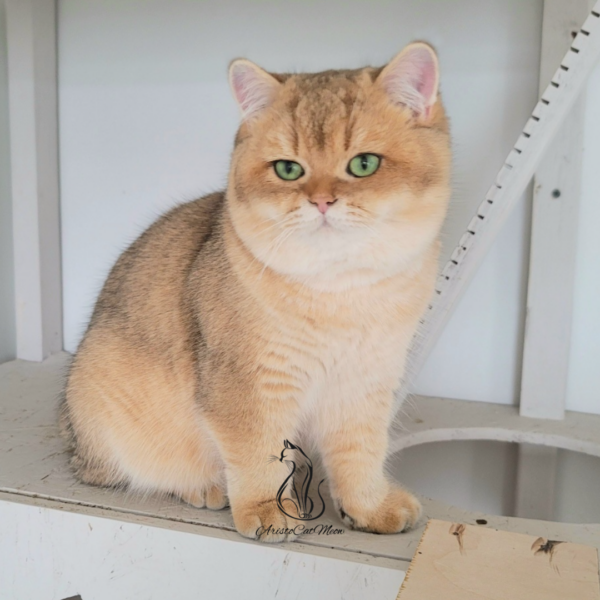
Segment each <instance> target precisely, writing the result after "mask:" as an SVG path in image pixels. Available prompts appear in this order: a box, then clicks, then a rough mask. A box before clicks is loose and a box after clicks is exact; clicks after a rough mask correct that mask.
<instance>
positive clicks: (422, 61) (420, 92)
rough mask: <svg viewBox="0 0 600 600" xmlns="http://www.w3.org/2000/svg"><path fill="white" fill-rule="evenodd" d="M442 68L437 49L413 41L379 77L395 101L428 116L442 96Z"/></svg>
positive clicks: (416, 114)
mask: <svg viewBox="0 0 600 600" xmlns="http://www.w3.org/2000/svg"><path fill="white" fill-rule="evenodd" d="M439 79H440V69H439V63H438V58H437V54H436V53H435V50H434V49H433V48H432V47H431V46H430V45H429V44H426V43H424V42H415V43H413V44H409V45H408V46H406V48H404V50H402V52H400V53H399V54H397V55H396V56H395V57H394V58H393V59H392V60H391V61H390V62H389V63H388V64H387V65H386V66H385V67H384V68H383V71H381V73H380V74H379V76H378V77H377V81H378V82H380V83H381V85H383V87H384V88H385V90H386V92H387V93H388V95H389V96H390V98H391V100H392V102H394V103H395V104H403V105H405V106H407V107H408V108H410V109H411V110H412V111H413V114H414V115H415V116H418V117H424V118H425V119H427V118H428V117H429V115H430V113H431V108H432V107H433V105H434V104H435V103H436V102H437V99H438V87H439Z"/></svg>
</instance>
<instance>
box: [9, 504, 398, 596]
mask: <svg viewBox="0 0 600 600" xmlns="http://www.w3.org/2000/svg"><path fill="white" fill-rule="evenodd" d="M0 565H1V566H0V597H1V598H6V599H9V598H11V599H18V600H38V599H39V598H46V599H48V600H62V599H64V598H68V597H72V596H75V595H76V594H79V595H80V596H81V597H82V598H83V599H84V600H106V599H107V598H110V599H114V600H136V599H139V600H147V599H149V598H154V599H156V600H162V599H165V600H166V599H171V598H172V599H177V600H198V599H204V598H206V599H210V600H220V599H223V600H233V599H238V598H239V599H243V600H275V599H276V598H279V599H285V598H298V599H300V600H331V599H332V598H345V599H347V600H381V598H394V597H395V596H396V594H397V593H398V590H399V589H400V585H401V583H402V581H403V579H404V571H403V570H398V569H390V568H384V567H380V566H372V565H366V564H360V563H355V562H349V561H345V560H340V559H337V558H331V557H323V556H318V555H312V554H306V553H303V552H301V551H300V546H299V547H298V549H293V550H289V549H286V548H282V547H279V546H277V545H266V544H262V545H261V544H253V545H250V544H238V543H235V542H233V541H229V540H225V539H219V538H216V537H208V536H204V535H198V534H197V533H190V532H184V531H178V530H174V529H167V528H161V527H155V526H152V525H149V524H141V523H125V522H121V521H116V520H113V519H107V518H101V517H98V516H95V515H89V514H77V513H73V512H68V511H61V510H52V509H49V508H46V507H41V506H32V505H27V504H20V503H15V502H10V501H6V500H4V499H3V500H1V501H0ZM406 565H408V563H406ZM232 574H234V576H232Z"/></svg>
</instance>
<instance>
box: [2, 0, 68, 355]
mask: <svg viewBox="0 0 600 600" xmlns="http://www.w3.org/2000/svg"><path fill="white" fill-rule="evenodd" d="M55 8H56V3H55V0H6V17H7V39H8V76H9V106H10V151H11V156H10V160H11V185H12V199H13V202H12V204H13V206H12V208H13V238H14V264H15V304H16V336H17V356H18V357H19V358H23V359H26V360H33V361H41V360H42V359H44V358H45V357H47V356H48V355H49V354H51V353H52V352H58V351H60V350H61V349H62V300H61V277H60V227H59V190H58V187H59V184H58V139H57V135H58V134H57V132H58V126H57V84H56V82H57V78H56V14H55Z"/></svg>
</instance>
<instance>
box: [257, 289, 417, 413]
mask: <svg viewBox="0 0 600 600" xmlns="http://www.w3.org/2000/svg"><path fill="white" fill-rule="evenodd" d="M413 287H414V285H413V284H412V282H411V284H406V282H403V281H401V280H394V279H390V280H389V281H386V282H382V283H379V284H377V285H373V286H365V287H364V288H359V289H355V290H347V291H346V292H344V293H338V294H325V293H323V294H318V293H314V292H311V291H306V290H304V291H303V290H300V291H299V290H295V292H296V293H295V294H290V296H286V294H285V293H284V294H281V295H280V296H278V297H277V298H276V300H275V301H272V302H273V303H272V304H270V305H267V307H266V312H265V314H266V315H268V316H267V321H268V324H267V323H265V329H264V330H263V335H265V337H266V340H265V341H266V342H267V343H266V344H265V353H264V357H263V360H264V361H266V363H268V362H269V360H270V357H277V358H275V361H274V362H278V361H280V360H281V359H282V358H284V359H285V362H282V363H279V366H278V368H280V369H289V372H291V373H293V374H294V376H295V378H296V381H297V384H298V392H299V396H300V399H301V400H302V401H305V402H309V403H310V402H311V400H315V401H321V400H322V399H323V398H324V397H327V398H329V400H330V401H334V399H335V401H336V402H338V403H343V404H348V403H350V404H351V403H352V401H353V398H354V397H358V396H361V397H362V396H364V394H367V393H369V391H370V390H372V389H375V388H378V387H381V386H383V387H385V388H387V389H393V388H395V387H396V386H397V385H398V383H399V380H400V377H401V376H402V366H403V364H404V359H405V356H406V350H407V348H408V346H409V344H410V342H411V339H412V336H413V334H414V330H415V327H416V324H417V321H418V315H419V313H420V310H421V306H420V304H421V303H420V302H419V301H418V296H417V300H415V296H414V289H413Z"/></svg>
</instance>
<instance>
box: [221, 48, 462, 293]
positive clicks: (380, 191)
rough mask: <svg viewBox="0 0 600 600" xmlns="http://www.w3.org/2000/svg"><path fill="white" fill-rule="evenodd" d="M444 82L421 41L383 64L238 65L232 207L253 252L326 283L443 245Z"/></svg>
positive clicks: (382, 273)
mask: <svg viewBox="0 0 600 600" xmlns="http://www.w3.org/2000/svg"><path fill="white" fill-rule="evenodd" d="M438 81H439V69H438V61H437V56H436V54H435V52H434V51H433V49H432V48H431V47H430V46H429V45H427V44H425V43H421V42H418V43H414V44H411V45H409V46H407V47H406V48H405V49H404V50H403V51H402V52H401V53H400V54H398V55H397V56H396V57H395V58H394V59H392V61H391V62H390V63H389V64H388V65H386V66H385V67H383V68H377V69H376V68H370V67H367V68H364V69H357V70H353V71H325V72H322V73H314V74H299V75H279V74H269V73H267V72H266V71H264V70H262V69H261V68H260V67H258V66H256V65H255V64H253V63H251V62H249V61H247V60H244V59H240V60H236V61H234V62H233V63H232V64H231V66H230V82H231V87H232V89H233V93H234V96H235V98H236V100H237V102H238V104H239V106H240V108H241V111H242V123H241V126H240V128H239V131H238V134H237V137H236V144H235V149H234V152H233V157H232V165H231V171H230V176H229V185H228V192H227V197H228V210H229V213H230V215H231V218H232V222H233V224H234V227H235V230H236V232H237V234H238V235H239V237H240V238H241V239H242V241H243V242H244V244H245V245H246V246H247V247H248V248H249V249H250V251H251V252H252V253H253V254H254V256H255V257H256V258H257V259H258V260H259V261H261V262H262V263H264V264H266V265H267V266H268V267H270V268H272V269H273V270H275V271H277V272H279V273H282V274H285V275H288V276H291V277H292V278H295V279H297V280H299V281H302V282H303V283H306V284H307V285H314V286H316V287H321V288H324V289H327V288H328V287H330V286H332V287H335V286H336V285H338V287H339V286H340V285H341V287H348V286H352V285H357V284H360V283H362V282H365V281H374V280H377V279H380V278H382V277H386V276H388V275H392V274H395V273H397V272H400V271H402V270H403V269H404V268H407V267H410V266H411V263H412V262H414V261H415V260H416V259H418V257H419V256H420V255H422V253H423V252H424V251H425V250H427V249H428V248H429V247H431V245H432V244H433V243H435V242H436V239H437V236H438V234H439V230H440V227H441V224H442V222H443V219H444V216H445V213H446V208H447V202H448V198H449V195H450V193H449V178H450V162H451V159H450V143H449V133H448V124H447V120H446V116H445V113H444V109H443V107H442V103H441V100H440V96H439V93H438Z"/></svg>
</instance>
